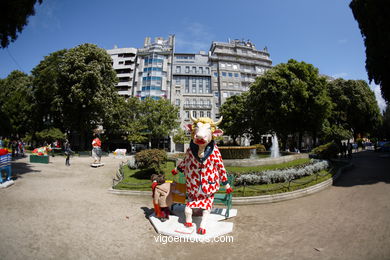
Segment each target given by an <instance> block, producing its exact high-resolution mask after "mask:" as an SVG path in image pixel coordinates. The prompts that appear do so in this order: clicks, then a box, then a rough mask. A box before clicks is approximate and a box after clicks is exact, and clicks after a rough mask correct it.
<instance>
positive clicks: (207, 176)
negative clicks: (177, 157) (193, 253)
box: [172, 114, 233, 235]
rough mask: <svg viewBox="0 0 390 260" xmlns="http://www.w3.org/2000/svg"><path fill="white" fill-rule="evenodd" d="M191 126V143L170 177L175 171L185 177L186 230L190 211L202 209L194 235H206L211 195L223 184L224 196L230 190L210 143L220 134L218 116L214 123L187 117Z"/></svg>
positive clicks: (212, 197)
mask: <svg viewBox="0 0 390 260" xmlns="http://www.w3.org/2000/svg"><path fill="white" fill-rule="evenodd" d="M190 118H191V121H192V122H193V124H189V125H187V129H188V130H189V131H191V136H192V140H191V143H190V148H188V150H187V152H186V155H185V158H184V159H183V161H182V162H181V163H179V165H178V166H177V167H176V168H175V169H173V170H172V174H174V175H175V174H177V173H178V172H179V171H180V172H184V174H185V176H186V189H187V196H188V200H187V204H186V207H185V210H184V213H185V217H186V220H185V221H186V223H185V224H184V225H185V226H186V227H192V213H193V209H201V210H203V214H202V221H201V223H200V227H199V228H198V230H197V232H198V234H202V235H204V234H206V228H205V227H206V220H207V217H208V216H209V215H210V213H211V208H212V207H213V204H214V194H215V193H216V192H217V191H218V190H219V187H220V183H221V184H222V185H226V186H225V187H226V193H231V192H232V191H233V190H232V188H230V185H229V183H228V179H227V174H226V170H225V167H224V165H223V162H222V157H221V153H220V152H219V149H218V147H217V145H216V144H215V142H214V140H213V139H214V137H217V136H220V135H222V134H223V132H222V130H220V129H217V126H218V124H220V123H221V122H222V117H221V118H220V119H219V120H218V122H215V123H214V121H213V120H212V119H211V118H208V117H201V118H198V119H196V118H194V117H192V115H191V114H190Z"/></svg>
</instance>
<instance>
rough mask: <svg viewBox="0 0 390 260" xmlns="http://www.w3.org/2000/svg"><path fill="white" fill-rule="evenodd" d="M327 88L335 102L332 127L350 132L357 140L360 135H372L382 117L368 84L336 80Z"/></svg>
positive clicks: (359, 81)
mask: <svg viewBox="0 0 390 260" xmlns="http://www.w3.org/2000/svg"><path fill="white" fill-rule="evenodd" d="M327 87H328V92H329V95H330V97H331V99H332V102H333V109H332V113H331V117H330V118H329V123H330V126H334V128H335V129H337V128H338V129H339V132H340V131H341V133H342V132H343V131H347V132H348V131H350V132H351V133H352V134H353V136H354V137H355V139H356V138H357V137H358V135H359V134H363V135H364V134H368V133H371V132H372V131H374V130H375V129H376V128H377V127H378V126H379V124H380V121H381V115H380V112H379V107H378V103H377V102H376V99H375V94H374V92H373V91H372V90H371V89H370V87H369V86H368V84H367V82H365V81H363V80H344V79H336V80H334V81H330V82H329V83H328V86H327ZM336 126H337V127H336ZM341 136H342V135H341Z"/></svg>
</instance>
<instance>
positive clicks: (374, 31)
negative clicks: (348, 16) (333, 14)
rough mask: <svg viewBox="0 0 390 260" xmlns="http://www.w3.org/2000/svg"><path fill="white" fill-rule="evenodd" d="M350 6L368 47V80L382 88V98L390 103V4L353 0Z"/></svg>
mask: <svg viewBox="0 0 390 260" xmlns="http://www.w3.org/2000/svg"><path fill="white" fill-rule="evenodd" d="M349 6H350V8H351V9H352V13H353V15H354V17H355V19H356V20H357V22H358V24H359V28H360V32H361V34H362V36H363V39H364V44H365V46H366V70H367V73H368V78H369V80H370V81H372V80H374V82H375V83H376V84H378V85H380V86H381V90H382V96H383V98H384V99H385V100H386V101H387V102H389V101H390V74H389V72H388V68H389V67H390V56H389V55H388V53H390V37H389V31H390V20H389V14H390V3H389V1H387V0H376V1H372V0H352V1H351V3H350V5H349Z"/></svg>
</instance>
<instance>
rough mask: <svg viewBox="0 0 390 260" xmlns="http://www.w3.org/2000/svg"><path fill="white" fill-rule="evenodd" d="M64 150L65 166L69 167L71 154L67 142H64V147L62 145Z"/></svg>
mask: <svg viewBox="0 0 390 260" xmlns="http://www.w3.org/2000/svg"><path fill="white" fill-rule="evenodd" d="M64 150H65V156H66V159H65V165H66V166H70V155H71V154H72V153H73V151H72V149H70V143H69V141H68V140H66V142H65V145H64Z"/></svg>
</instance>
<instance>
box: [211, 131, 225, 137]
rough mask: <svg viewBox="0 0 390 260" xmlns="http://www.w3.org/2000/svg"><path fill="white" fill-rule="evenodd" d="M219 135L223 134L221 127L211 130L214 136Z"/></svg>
mask: <svg viewBox="0 0 390 260" xmlns="http://www.w3.org/2000/svg"><path fill="white" fill-rule="evenodd" d="M221 135H223V131H222V130H221V129H215V131H214V132H213V136H214V137H218V136H221Z"/></svg>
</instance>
